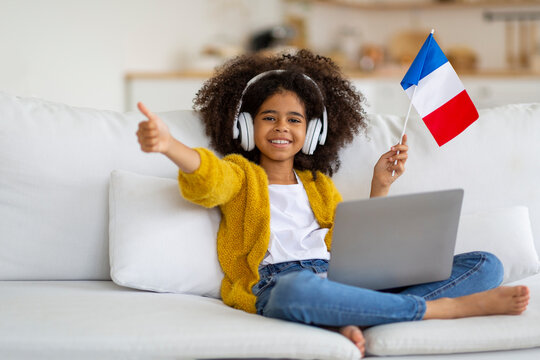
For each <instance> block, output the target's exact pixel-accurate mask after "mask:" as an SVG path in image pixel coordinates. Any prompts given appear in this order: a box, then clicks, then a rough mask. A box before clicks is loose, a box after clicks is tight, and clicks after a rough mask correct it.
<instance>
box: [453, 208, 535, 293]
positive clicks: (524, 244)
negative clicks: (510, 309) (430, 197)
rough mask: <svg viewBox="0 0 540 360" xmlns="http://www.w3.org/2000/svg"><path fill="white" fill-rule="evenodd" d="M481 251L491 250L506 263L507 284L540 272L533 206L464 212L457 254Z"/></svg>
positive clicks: (457, 243) (459, 230) (505, 277)
mask: <svg viewBox="0 0 540 360" xmlns="http://www.w3.org/2000/svg"><path fill="white" fill-rule="evenodd" d="M477 250H482V251H488V252H491V253H492V254H494V255H496V256H497V257H498V258H499V259H500V260H501V262H502V263H503V265H504V278H503V283H509V282H513V281H517V280H520V279H523V278H526V277H528V276H531V275H534V274H536V273H538V272H539V271H540V262H539V260H538V253H537V252H536V248H535V246H534V239H533V235H532V230H531V222H530V219H529V209H528V208H527V207H525V206H513V207H509V208H500V209H493V210H486V211H483V212H477V213H473V214H465V215H463V216H462V217H461V220H460V223H459V229H458V234H457V240H456V251H455V253H456V254H459V253H464V252H469V251H477Z"/></svg>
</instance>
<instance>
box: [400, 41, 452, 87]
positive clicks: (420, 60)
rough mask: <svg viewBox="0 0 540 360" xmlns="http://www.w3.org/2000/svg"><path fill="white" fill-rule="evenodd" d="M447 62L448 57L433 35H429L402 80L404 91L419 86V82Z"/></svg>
mask: <svg viewBox="0 0 540 360" xmlns="http://www.w3.org/2000/svg"><path fill="white" fill-rule="evenodd" d="M447 61H448V59H446V56H445V55H444V53H443V52H442V50H441V48H440V47H439V45H438V44H437V42H436V41H435V39H434V38H433V34H429V36H428V37H427V39H426V41H425V42H424V45H422V48H421V49H420V51H419V52H418V55H416V57H415V58H414V61H413V62H412V64H411V67H410V68H409V70H408V71H407V73H406V74H405V76H404V77H403V80H401V87H402V88H403V90H407V89H408V88H409V87H411V86H412V85H418V82H419V81H420V80H421V79H422V78H423V77H425V76H426V75H428V74H430V73H431V72H432V71H433V70H436V69H437V68H439V66H441V65H443V64H445V63H446V62H447Z"/></svg>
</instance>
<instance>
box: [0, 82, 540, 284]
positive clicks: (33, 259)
mask: <svg viewBox="0 0 540 360" xmlns="http://www.w3.org/2000/svg"><path fill="white" fill-rule="evenodd" d="M159 115H160V116H161V117H162V118H163V120H165V122H166V123H167V124H168V126H169V128H170V130H171V132H172V134H173V135H174V136H175V137H176V138H178V139H179V140H180V141H182V142H184V143H186V144H187V145H189V146H208V139H207V138H206V137H205V135H204V131H203V128H202V125H201V122H200V121H199V119H198V118H197V116H196V114H195V113H194V112H192V111H175V112H169V113H162V114H159ZM480 115H481V117H480V119H479V120H478V121H477V122H476V123H475V124H473V125H472V126H470V127H469V128H468V129H467V130H466V131H465V132H464V133H463V134H462V135H460V136H458V137H457V138H456V139H454V140H452V141H451V142H450V143H448V144H446V145H444V146H443V147H442V148H439V147H438V146H437V145H436V143H435V141H434V140H433V138H432V137H431V135H430V134H429V132H428V130H427V128H426V127H425V126H424V125H423V123H422V121H421V120H420V119H418V118H411V119H410V120H409V125H408V131H407V134H408V136H409V145H410V154H409V160H408V161H407V170H406V173H405V175H404V176H403V177H401V178H400V179H399V180H398V181H397V182H396V183H395V184H394V185H393V187H392V190H391V194H400V193H408V192H421V191H428V190H435V189H447V188H453V187H461V188H464V189H465V199H464V210H463V211H464V212H471V211H476V210H480V209H490V208H494V207H503V206H510V205H526V206H528V207H529V209H530V216H531V220H532V225H533V231H534V234H535V235H536V236H535V238H536V239H537V240H536V241H537V248H540V247H538V246H539V245H540V244H539V243H538V238H539V236H538V235H540V190H539V189H538V186H537V185H536V182H537V179H538V178H539V176H538V175H540V170H538V167H537V166H536V163H537V162H536V161H535V160H534V158H535V156H536V154H537V153H538V152H539V151H538V150H540V145H538V141H537V139H540V121H538V119H539V118H540V104H528V105H526V104H525V105H508V106H504V107H500V108H496V109H489V110H483V111H481V114H480ZM142 119H143V116H142V115H141V114H139V113H124V114H123V113H118V112H112V111H102V110H96V109H84V108H76V107H71V106H67V105H63V104H58V103H53V102H48V101H44V100H39V99H33V98H19V97H16V96H13V95H9V94H6V93H2V92H0V230H1V233H0V248H1V249H2V251H0V280H71V279H77V280H96V279H97V280H108V279H110V275H109V271H110V269H109V254H108V185H109V177H110V173H111V172H112V171H113V170H115V169H121V170H127V171H131V172H136V173H140V174H144V175H153V176H160V177H168V178H176V176H177V169H176V167H175V165H174V164H172V163H171V162H170V161H169V160H168V159H166V158H165V157H164V156H161V155H158V154H146V153H143V152H141V151H140V150H139V145H138V143H137V139H136V136H135V132H136V130H137V124H138V123H139V122H140V121H141V120H142ZM369 123H370V126H369V129H368V132H367V136H364V135H359V136H358V137H357V138H356V139H355V141H354V142H353V143H352V144H350V145H349V146H347V147H346V148H345V149H343V151H342V153H341V158H342V165H341V169H340V171H339V172H338V173H337V174H336V175H335V176H334V180H335V182H336V185H337V187H338V188H339V190H340V191H341V192H342V194H343V196H344V198H345V199H355V198H366V197H368V196H369V188H370V180H371V176H372V169H373V165H374V164H375V162H376V161H377V159H378V158H379V156H380V155H381V154H382V153H384V152H386V151H387V150H388V149H389V147H390V145H391V144H394V143H396V142H397V141H398V138H399V134H400V133H401V128H402V126H403V118H402V117H398V116H389V115H370V116H369ZM179 196H180V195H179Z"/></svg>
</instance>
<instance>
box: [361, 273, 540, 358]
mask: <svg viewBox="0 0 540 360" xmlns="http://www.w3.org/2000/svg"><path fill="white" fill-rule="evenodd" d="M516 284H524V285H527V286H528V287H529V289H530V290H531V301H530V303H529V307H528V308H527V310H526V311H525V312H524V313H523V314H521V315H518V316H511V315H508V316H503V315H500V316H499V315H497V316H482V317H471V318H464V319H455V320H426V321H419V322H404V323H395V324H388V325H380V326H375V327H372V328H370V329H368V330H367V331H366V332H365V334H364V335H365V337H366V342H367V351H368V352H369V353H370V354H371V355H378V356H382V355H388V356H394V355H410V354H417V355H420V354H452V353H467V352H481V351H495V350H508V349H524V348H532V347H538V346H540V275H535V276H532V277H529V278H527V279H523V280H520V281H518V282H515V283H512V284H509V285H516ZM539 353H540V352H539ZM508 358H512V357H511V356H509V357H508Z"/></svg>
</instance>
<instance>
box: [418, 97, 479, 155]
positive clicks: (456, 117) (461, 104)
mask: <svg viewBox="0 0 540 360" xmlns="http://www.w3.org/2000/svg"><path fill="white" fill-rule="evenodd" d="M476 119H478V111H476V108H475V107H474V104H473V102H472V100H471V98H470V97H469V94H467V91H466V90H463V91H462V92H460V93H459V94H457V95H456V96H454V97H453V98H452V99H450V100H449V101H448V102H447V103H446V104H444V105H442V106H441V107H439V108H438V109H436V110H435V111H433V112H432V113H430V114H429V115H426V116H424V123H425V124H426V126H427V127H428V129H429V131H430V132H431V135H433V137H434V138H435V141H436V142H437V144H439V146H442V145H444V144H446V143H447V142H448V141H450V140H452V139H453V138H455V137H456V136H458V135H459V134H460V133H461V132H462V131H463V130H465V129H466V128H467V127H468V126H469V125H471V124H472V123H473V122H475V121H476Z"/></svg>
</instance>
